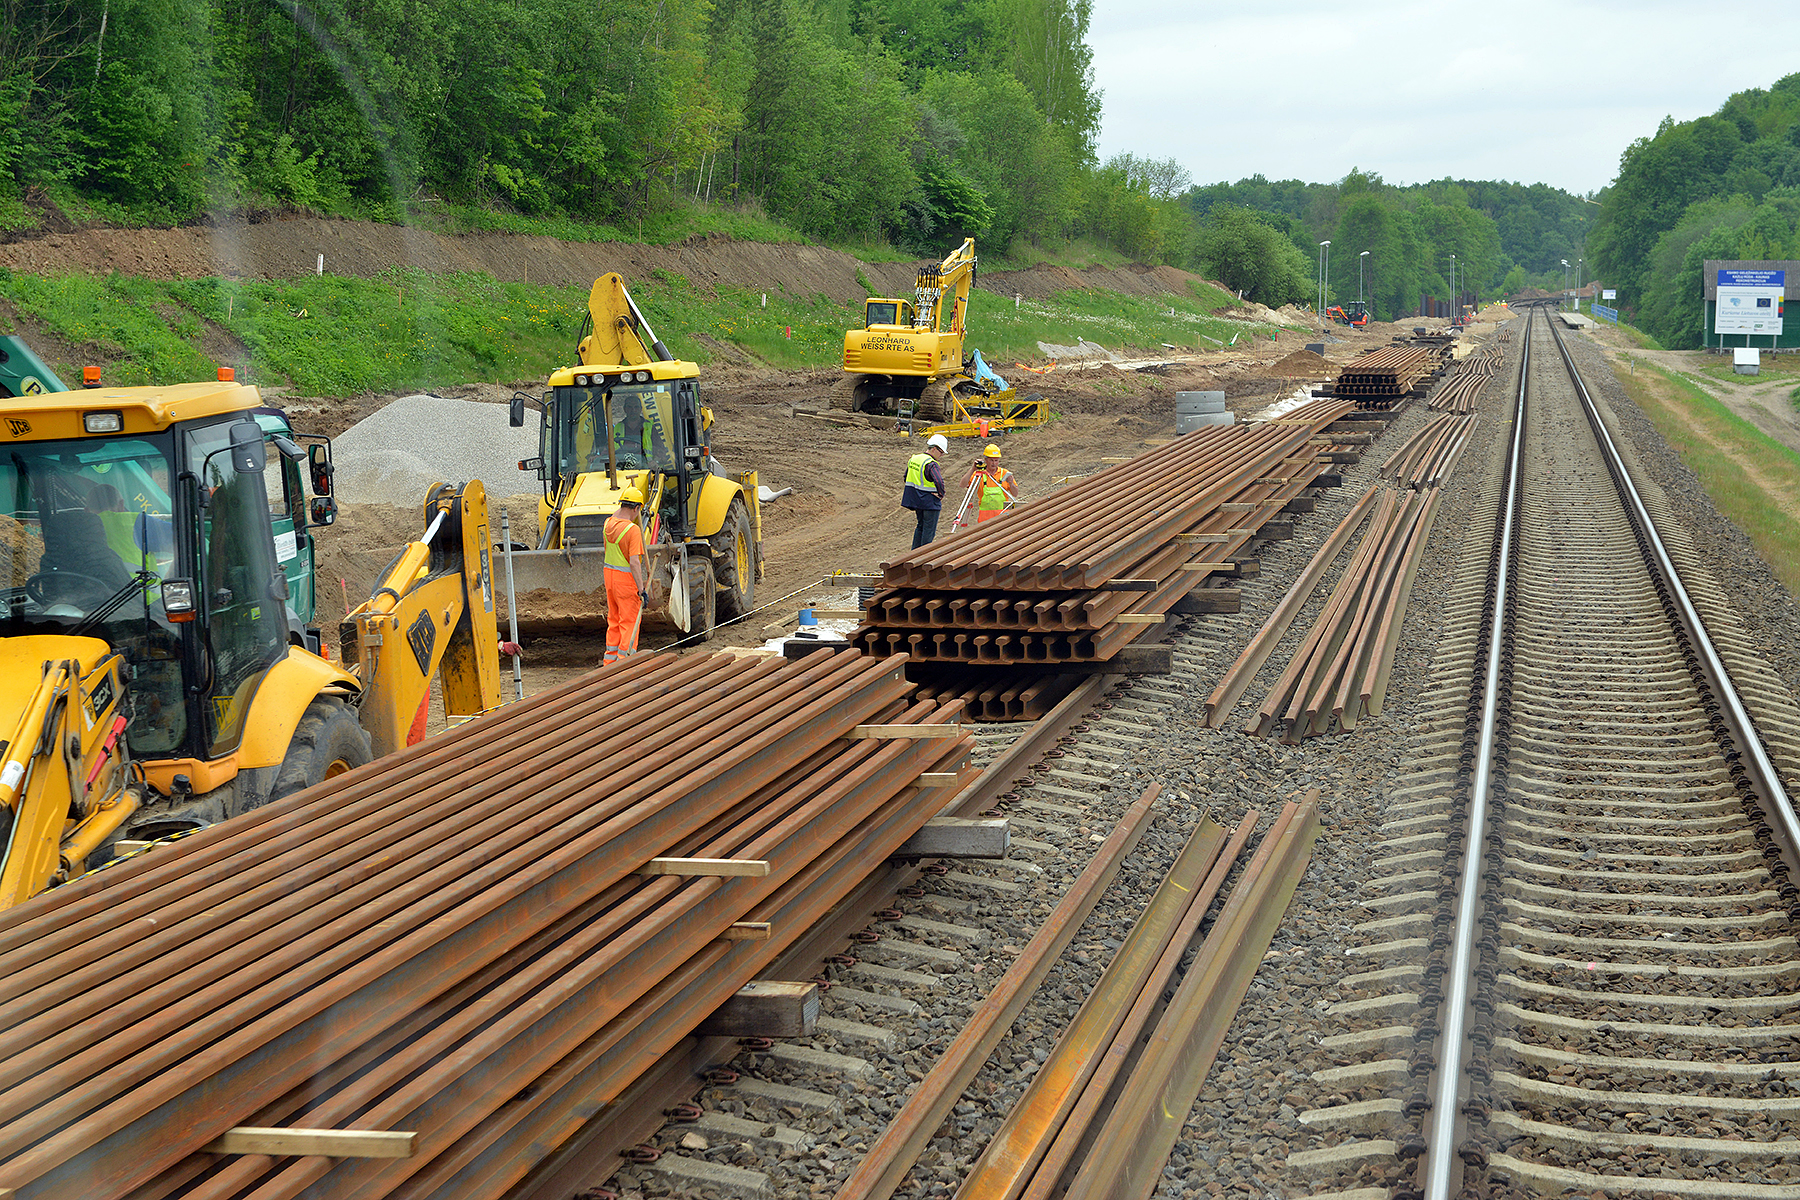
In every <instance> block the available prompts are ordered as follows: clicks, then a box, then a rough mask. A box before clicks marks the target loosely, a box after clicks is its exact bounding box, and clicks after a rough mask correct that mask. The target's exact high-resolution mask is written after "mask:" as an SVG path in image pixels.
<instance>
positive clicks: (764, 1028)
mask: <svg viewBox="0 0 1800 1200" xmlns="http://www.w3.org/2000/svg"><path fill="white" fill-rule="evenodd" d="M818 1020H819V985H818V984H816V983H810V982H809V983H788V982H786V981H783V980H775V979H752V980H751V981H750V982H749V983H746V984H745V985H744V986H743V987H741V988H739V989H738V990H737V992H736V993H735V994H734V995H733V996H732V997H731V999H729V1000H727V1001H725V1003H723V1004H721V1005H719V1007H718V1008H715V1009H714V1010H713V1012H712V1015H711V1016H710V1017H707V1018H706V1020H704V1021H702V1022H700V1024H699V1025H698V1026H696V1027H695V1029H694V1032H695V1033H697V1034H699V1035H701V1036H702V1037H771V1038H791V1037H810V1036H811V1035H812V1032H813V1029H814V1027H815V1026H816V1025H817V1023H818Z"/></svg>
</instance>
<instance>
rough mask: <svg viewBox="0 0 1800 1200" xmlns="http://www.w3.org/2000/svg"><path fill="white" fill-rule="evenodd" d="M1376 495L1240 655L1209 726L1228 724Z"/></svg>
mask: <svg viewBox="0 0 1800 1200" xmlns="http://www.w3.org/2000/svg"><path fill="white" fill-rule="evenodd" d="M1375 495H1376V493H1375V492H1374V491H1373V490H1371V491H1367V492H1364V493H1363V494H1362V496H1361V497H1359V498H1358V499H1357V501H1356V503H1355V505H1353V506H1352V507H1351V509H1350V511H1349V512H1348V513H1346V514H1344V519H1343V520H1342V521H1340V522H1338V527H1337V528H1336V529H1334V530H1332V531H1331V536H1330V537H1328V538H1326V539H1325V542H1324V544H1323V545H1321V546H1320V547H1319V549H1318V551H1317V552H1316V553H1314V555H1313V556H1312V559H1311V560H1310V561H1309V562H1307V564H1306V567H1305V568H1304V569H1303V570H1302V571H1301V572H1300V575H1299V577H1298V578H1296V579H1295V580H1294V583H1293V586H1292V587H1290V588H1288V591H1287V594H1286V595H1285V596H1283V597H1282V598H1281V602H1280V603H1279V604H1277V605H1276V606H1275V611H1274V612H1272V613H1270V614H1269V616H1268V618H1267V619H1266V620H1265V621H1263V623H1262V626H1261V628H1259V629H1258V630H1257V631H1256V633H1255V635H1254V636H1252V637H1251V639H1250V641H1249V642H1248V643H1247V644H1246V645H1245V646H1244V650H1243V653H1241V654H1239V655H1238V657H1237V661H1236V662H1234V663H1232V664H1231V668H1230V669H1229V670H1228V671H1226V672H1225V675H1224V678H1222V679H1221V680H1220V681H1219V685H1218V686H1217V687H1216V688H1214V689H1213V692H1212V695H1210V696H1208V697H1207V698H1206V705H1205V708H1204V714H1205V715H1204V718H1203V719H1204V722H1205V724H1207V725H1208V726H1210V727H1211V728H1214V729H1217V728H1218V727H1219V726H1221V725H1223V724H1224V723H1225V718H1226V716H1227V715H1228V714H1229V713H1230V712H1231V710H1232V708H1233V706H1235V705H1236V704H1237V702H1238V699H1239V697H1241V696H1242V695H1243V694H1244V689H1246V688H1248V687H1249V686H1250V681H1251V680H1252V679H1254V678H1255V677H1256V673H1257V672H1258V671H1260V670H1262V665H1263V663H1265V662H1267V661H1268V658H1269V655H1271V654H1273V653H1274V652H1275V647H1276V646H1277V645H1279V644H1280V643H1281V639H1282V636H1283V635H1284V634H1286V633H1287V630H1288V626H1289V625H1292V624H1293V622H1294V618H1295V617H1296V616H1298V615H1299V614H1300V610H1301V609H1302V608H1304V607H1306V602H1307V601H1308V600H1309V599H1311V598H1312V594H1313V590H1314V589H1315V588H1317V587H1318V586H1319V580H1320V579H1322V578H1324V575H1325V570H1326V568H1328V567H1329V566H1330V565H1331V564H1332V563H1333V562H1334V561H1335V560H1336V559H1337V556H1338V555H1339V554H1340V553H1341V552H1342V551H1343V549H1344V547H1345V546H1347V545H1349V544H1350V539H1351V538H1353V537H1355V536H1356V531H1357V530H1358V529H1360V528H1361V527H1362V523H1363V520H1364V518H1366V517H1367V516H1368V514H1369V508H1370V505H1371V504H1372V503H1373V502H1374V500H1375Z"/></svg>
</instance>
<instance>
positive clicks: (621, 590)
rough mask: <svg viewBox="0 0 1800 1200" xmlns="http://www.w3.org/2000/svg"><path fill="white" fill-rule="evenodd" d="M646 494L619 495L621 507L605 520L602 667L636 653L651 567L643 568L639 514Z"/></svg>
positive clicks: (629, 490) (629, 492) (630, 491)
mask: <svg viewBox="0 0 1800 1200" xmlns="http://www.w3.org/2000/svg"><path fill="white" fill-rule="evenodd" d="M643 508H644V493H642V492H640V491H638V490H637V489H636V488H634V487H628V488H626V489H625V490H624V491H623V492H621V493H619V508H618V511H617V512H615V513H613V515H612V516H610V517H608V518H606V528H605V529H604V530H603V531H602V533H601V536H602V537H603V538H605V540H606V657H604V658H602V659H601V660H600V665H601V666H603V667H604V666H606V665H607V664H609V663H615V662H618V661H619V660H620V659H621V658H629V657H630V656H631V655H633V654H636V653H637V641H638V624H639V622H640V621H641V620H642V619H643V616H644V601H645V600H646V599H647V598H648V591H647V589H648V587H649V568H648V567H646V566H645V565H644V531H643V530H642V529H641V528H640V527H639V526H638V515H639V514H640V513H641V512H642V511H643Z"/></svg>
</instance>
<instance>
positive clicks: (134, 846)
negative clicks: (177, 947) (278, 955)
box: [0, 838, 156, 1200]
mask: <svg viewBox="0 0 1800 1200" xmlns="http://www.w3.org/2000/svg"><path fill="white" fill-rule="evenodd" d="M154 845H156V843H155V842H140V841H138V840H136V839H135V838H120V839H119V840H118V841H116V842H114V843H113V854H114V855H115V856H116V857H121V858H122V857H124V856H125V855H127V854H136V853H137V852H138V851H139V850H142V849H143V848H144V847H145V846H154ZM0 1200H4V1197H0Z"/></svg>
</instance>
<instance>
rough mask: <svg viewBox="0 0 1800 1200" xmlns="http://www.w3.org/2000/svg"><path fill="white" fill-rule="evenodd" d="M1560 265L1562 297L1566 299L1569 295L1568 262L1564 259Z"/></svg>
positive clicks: (1559, 306)
mask: <svg viewBox="0 0 1800 1200" xmlns="http://www.w3.org/2000/svg"><path fill="white" fill-rule="evenodd" d="M1562 265H1563V295H1564V297H1567V296H1568V294H1569V260H1568V259H1566V258H1565V259H1563V260H1562ZM1556 307H1558V308H1561V307H1562V305H1560V304H1559V305H1557V306H1556Z"/></svg>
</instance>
